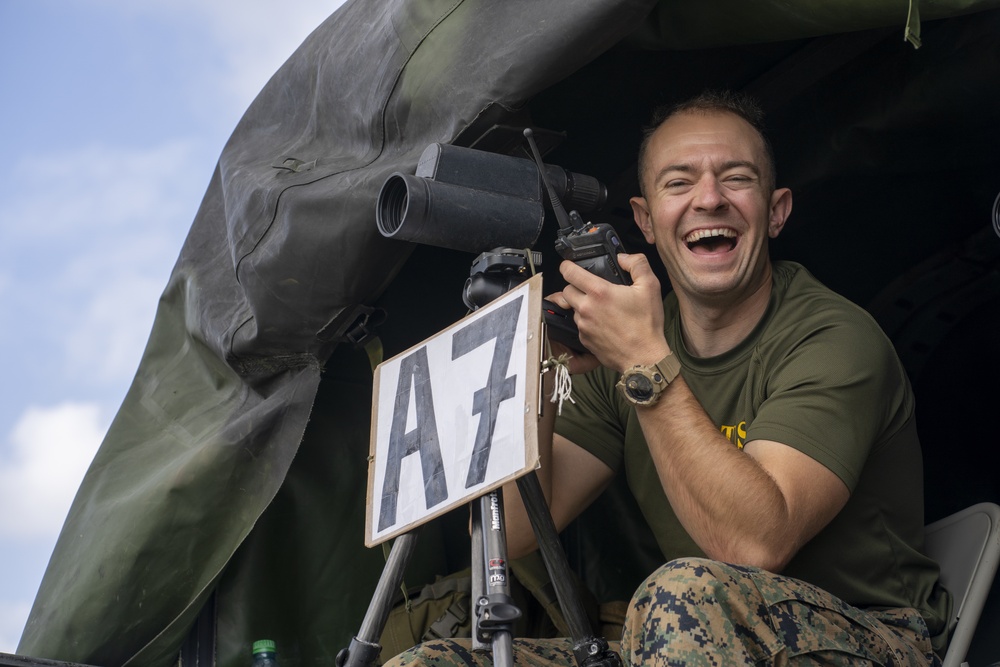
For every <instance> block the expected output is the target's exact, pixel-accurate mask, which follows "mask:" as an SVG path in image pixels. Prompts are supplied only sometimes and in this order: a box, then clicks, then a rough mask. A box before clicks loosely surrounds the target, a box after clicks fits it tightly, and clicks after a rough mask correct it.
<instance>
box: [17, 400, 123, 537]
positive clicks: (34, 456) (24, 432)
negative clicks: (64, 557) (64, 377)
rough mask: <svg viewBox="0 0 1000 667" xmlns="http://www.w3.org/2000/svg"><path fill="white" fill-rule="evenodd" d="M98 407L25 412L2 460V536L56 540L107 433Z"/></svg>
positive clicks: (85, 405)
mask: <svg viewBox="0 0 1000 667" xmlns="http://www.w3.org/2000/svg"><path fill="white" fill-rule="evenodd" d="M107 426H108V425H107V423H106V420H104V419H102V417H101V410H100V408H99V407H98V406H97V405H96V404H90V403H72V402H71V403H63V404H60V405H57V406H55V407H49V408H39V407H30V408H28V409H27V410H26V411H25V412H24V414H23V415H22V416H21V418H20V419H19V420H18V421H17V423H16V424H15V426H14V428H13V430H12V432H11V433H10V434H9V436H8V442H7V446H6V447H5V448H4V449H6V450H7V451H8V455H7V456H5V457H4V458H3V459H0V507H3V508H4V511H3V512H2V513H0V535H4V537H5V539H8V540H9V539H13V540H29V539H36V538H51V539H54V538H55V537H56V536H57V535H58V534H59V530H60V529H61V528H62V524H63V521H64V520H65V518H66V513H67V512H68V511H69V506H70V503H71V502H72V500H73V497H74V496H75V495H76V491H77V489H78V488H79V486H80V480H82V479H83V474H84V472H86V470H87V467H88V466H89V465H90V462H91V460H93V458H94V454H95V453H96V452H97V448H98V447H99V446H100V444H101V440H102V439H103V438H104V433H105V431H106V429H107Z"/></svg>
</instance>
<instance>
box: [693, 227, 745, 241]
mask: <svg viewBox="0 0 1000 667" xmlns="http://www.w3.org/2000/svg"><path fill="white" fill-rule="evenodd" d="M713 236H721V237H723V238H727V239H734V238H736V232H735V231H733V230H732V229H726V228H722V229H699V230H698V231H695V232H691V233H690V234H688V235H687V237H686V238H685V239H684V240H685V242H687V243H695V242H697V241H701V240H702V239H708V238H712V237H713Z"/></svg>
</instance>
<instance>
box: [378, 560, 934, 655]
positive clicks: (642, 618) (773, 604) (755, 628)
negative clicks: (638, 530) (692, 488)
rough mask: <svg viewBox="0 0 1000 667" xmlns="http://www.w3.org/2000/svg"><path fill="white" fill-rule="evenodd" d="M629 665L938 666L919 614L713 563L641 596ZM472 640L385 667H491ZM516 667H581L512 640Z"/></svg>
mask: <svg viewBox="0 0 1000 667" xmlns="http://www.w3.org/2000/svg"><path fill="white" fill-rule="evenodd" d="M611 644H612V648H614V649H616V650H620V651H621V655H622V659H623V661H624V662H625V664H630V665H656V666H662V667H683V666H689V667H700V666H711V667H723V666H725V665H796V666H798V665H832V666H839V665H845V666H846V665H894V666H902V665H922V666H927V665H939V664H940V661H939V660H938V658H937V656H936V655H935V654H934V652H933V650H932V649H931V642H930V638H929V636H928V633H927V626H926V625H925V624H924V621H923V619H922V618H921V617H920V615H919V614H918V613H917V612H916V610H913V609H890V610H879V611H871V610H869V611H865V610H861V609H857V608H855V607H852V606H850V605H848V604H846V603H845V602H843V601H841V600H839V599H837V598H836V597H834V596H832V595H830V594H829V593H827V592H825V591H823V590H821V589H819V588H816V587H815V586H812V585H810V584H807V583H805V582H802V581H799V580H796V579H791V578H789V577H783V576H781V575H775V574H772V573H770V572H766V571H763V570H760V569H757V568H753V567H740V566H735V565H727V564H725V563H719V562H717V561H711V560H706V559H695V558H691V559H679V560H675V561H671V562H669V563H667V564H666V565H664V566H663V567H661V568H660V569H659V570H657V571H656V572H654V573H653V574H652V575H651V576H650V577H649V578H647V579H646V581H645V582H644V583H643V584H642V585H641V586H640V587H639V589H638V590H637V591H636V593H635V595H634V596H633V598H632V601H631V603H630V606H629V612H628V615H627V617H626V620H625V628H624V631H623V633H622V640H621V644H620V645H618V644H617V642H612V643H611ZM470 645H471V644H470V642H469V640H458V639H448V640H439V641H432V642H427V643H424V644H421V645H420V646H417V647H415V648H413V649H411V650H409V651H406V652H405V653H403V654H401V655H399V656H396V657H395V658H393V659H392V660H391V661H390V662H389V663H387V665H389V666H391V667H409V666H412V665H423V666H427V667H452V666H457V667H461V666H468V667H490V666H491V665H492V661H491V660H490V658H489V656H488V655H484V654H480V653H473V652H472V651H471V650H470ZM514 656H515V664H517V665H519V666H522V667H553V666H565V667H574V665H575V661H574V657H573V652H572V645H571V642H570V640H568V639H515V640H514Z"/></svg>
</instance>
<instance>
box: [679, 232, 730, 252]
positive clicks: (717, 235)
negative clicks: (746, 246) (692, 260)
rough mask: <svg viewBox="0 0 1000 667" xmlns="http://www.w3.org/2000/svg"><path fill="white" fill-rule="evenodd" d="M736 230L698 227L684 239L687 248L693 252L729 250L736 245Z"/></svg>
mask: <svg viewBox="0 0 1000 667" xmlns="http://www.w3.org/2000/svg"><path fill="white" fill-rule="evenodd" d="M736 241H737V236H736V231H735V230H732V229H728V228H721V229H699V230H697V231H694V232H691V233H690V234H688V235H687V237H686V238H685V239H684V242H685V243H687V247H688V250H690V251H691V252H693V253H695V254H704V255H707V254H712V253H717V252H729V251H730V250H732V249H733V248H735V247H736Z"/></svg>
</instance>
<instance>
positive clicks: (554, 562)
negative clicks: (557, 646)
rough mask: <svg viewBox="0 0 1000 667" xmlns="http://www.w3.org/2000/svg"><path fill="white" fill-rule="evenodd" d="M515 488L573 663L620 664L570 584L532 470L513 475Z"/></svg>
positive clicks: (589, 665)
mask: <svg viewBox="0 0 1000 667" xmlns="http://www.w3.org/2000/svg"><path fill="white" fill-rule="evenodd" d="M517 489H518V491H520V492H521V499H522V500H523V501H524V507H525V509H526V510H527V512H528V518H529V519H530V521H531V528H532V530H534V532H535V539H536V541H537V542H538V548H539V550H540V551H541V552H542V560H544V561H545V568H546V569H547V570H548V571H549V577H551V579H552V587H553V588H555V591H556V598H557V599H558V600H559V606H560V607H561V608H562V612H563V616H564V617H565V619H566V625H568V626H569V630H570V635H571V637H572V640H573V654H574V655H575V656H576V662H577V664H578V665H579V666H580V667H596V666H598V665H601V666H604V667H615V666H620V665H621V658H620V657H619V656H618V654H617V653H615V652H614V651H612V650H611V649H610V648H609V647H608V642H607V641H606V640H605V639H604V638H603V637H597V636H596V635H595V634H594V630H593V627H592V626H591V625H590V619H588V618H587V612H586V611H585V609H584V607H583V601H582V600H581V599H580V596H579V594H578V592H577V590H576V588H575V587H574V586H573V581H572V579H571V577H570V571H571V570H570V566H569V560H568V559H567V558H566V553H565V552H564V551H563V549H562V545H561V544H560V543H559V534H558V532H557V531H556V525H555V522H553V521H552V514H550V513H549V506H548V504H547V503H546V502H545V494H544V493H543V492H542V485H541V483H539V481H538V475H536V474H535V471H534V470H532V471H531V472H529V473H528V474H526V475H523V476H522V477H519V478H518V479H517Z"/></svg>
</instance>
